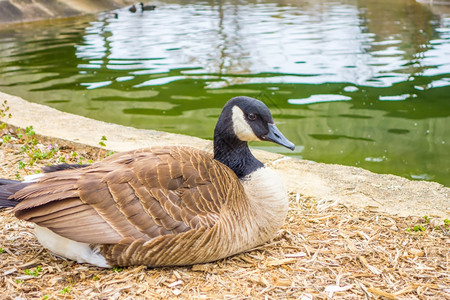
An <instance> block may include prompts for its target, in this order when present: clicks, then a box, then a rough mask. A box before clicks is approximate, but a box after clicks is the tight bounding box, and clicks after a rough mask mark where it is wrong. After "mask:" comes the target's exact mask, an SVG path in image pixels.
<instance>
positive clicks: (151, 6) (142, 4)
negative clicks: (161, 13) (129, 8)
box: [139, 2, 156, 10]
mask: <svg viewBox="0 0 450 300" xmlns="http://www.w3.org/2000/svg"><path fill="white" fill-rule="evenodd" d="M139 5H140V6H141V9H142V10H155V8H156V5H144V3H142V2H140V3H139Z"/></svg>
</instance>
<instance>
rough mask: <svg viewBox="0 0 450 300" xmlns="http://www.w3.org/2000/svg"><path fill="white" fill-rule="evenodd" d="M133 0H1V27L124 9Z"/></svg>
mask: <svg viewBox="0 0 450 300" xmlns="http://www.w3.org/2000/svg"><path fill="white" fill-rule="evenodd" d="M132 3H135V1H133V0H99V1H89V0H51V1H12V0H0V26H1V25H9V24H15V23H24V22H34V21H43V20H50V19H58V18H70V17H75V16H80V15H86V14H92V13H97V12H101V11H107V10H111V9H115V8H119V7H124V6H127V5H131V4H132Z"/></svg>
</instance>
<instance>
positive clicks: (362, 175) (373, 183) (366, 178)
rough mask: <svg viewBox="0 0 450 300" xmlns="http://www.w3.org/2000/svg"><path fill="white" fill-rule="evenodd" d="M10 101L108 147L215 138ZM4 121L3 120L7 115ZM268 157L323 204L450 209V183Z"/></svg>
mask: <svg viewBox="0 0 450 300" xmlns="http://www.w3.org/2000/svg"><path fill="white" fill-rule="evenodd" d="M3 100H7V101H8V106H9V109H10V112H11V115H12V117H11V118H10V119H9V120H7V122H8V123H9V124H11V125H13V126H16V127H21V128H25V127H26V126H29V125H32V126H33V127H34V129H35V131H36V133H38V134H40V135H43V136H48V137H54V138H59V139H63V140H67V141H70V142H76V143H81V144H85V145H89V146H94V147H96V146H98V142H99V141H100V138H101V137H102V136H106V137H107V142H106V143H107V148H108V149H110V150H113V151H127V150H132V149H137V148H143V147H150V146H155V145H186V146H191V147H195V148H199V149H203V150H206V151H211V150H212V143H211V141H206V140H203V139H199V138H196V137H190V136H185V135H180V134H171V133H165V132H160V131H154V130H143V129H136V128H132V127H126V126H121V125H117V124H111V123H105V122H102V121H97V120H93V119H89V118H85V117H82V116H77V115H73V114H70V113H65V112H61V111H58V110H56V109H53V108H50V107H47V106H44V105H40V104H36V103H30V102H28V101H25V100H24V99H22V98H20V97H16V96H12V95H8V94H5V93H2V92H0V101H2V102H3ZM3 121H5V120H3ZM254 152H255V155H256V156H257V157H258V158H259V159H261V160H262V161H263V162H264V163H266V164H267V165H269V166H270V167H272V168H273V169H275V170H276V171H277V172H278V173H279V174H280V176H281V177H282V178H283V180H284V182H285V183H286V185H287V187H288V190H289V191H290V192H293V193H299V194H300V195H303V196H307V197H312V198H315V200H316V201H319V203H320V204H321V205H323V206H327V205H334V204H336V203H342V204H345V205H347V206H350V207H353V208H355V209H358V208H364V207H366V208H367V207H370V208H371V209H373V210H375V211H380V212H387V213H390V214H396V215H400V216H409V215H415V216H424V215H428V216H434V217H437V218H448V217H449V215H450V189H449V188H446V187H444V186H442V185H440V184H438V183H434V182H425V181H411V180H408V179H405V178H401V177H398V176H394V175H381V174H375V173H372V172H369V171H367V170H364V169H360V168H355V167H346V166H341V165H332V164H322V163H314V162H310V161H305V160H299V159H294V158H289V157H285V156H282V155H279V154H274V153H269V152H265V151H254Z"/></svg>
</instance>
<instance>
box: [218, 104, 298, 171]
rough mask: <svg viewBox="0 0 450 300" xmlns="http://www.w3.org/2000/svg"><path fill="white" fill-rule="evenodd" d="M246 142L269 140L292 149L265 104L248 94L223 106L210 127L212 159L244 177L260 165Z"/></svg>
mask: <svg viewBox="0 0 450 300" xmlns="http://www.w3.org/2000/svg"><path fill="white" fill-rule="evenodd" d="M249 141H271V142H274V143H277V144H280V145H282V146H284V147H286V148H289V149H291V150H294V148H295V146H294V144H293V143H291V142H290V141H289V140H288V139H286V138H285V137H284V136H283V134H282V133H281V132H280V130H278V128H277V127H276V126H275V123H274V121H273V118H272V114H271V113H270V111H269V109H268V108H267V106H266V105H265V104H264V103H262V102H261V101H259V100H256V99H253V98H250V97H243V96H240V97H235V98H232V99H231V100H229V101H228V102H227V103H226V104H225V106H224V107H223V110H222V113H221V114H220V117H219V120H218V121H217V125H216V128H215V129H214V158H215V159H216V160H218V161H220V162H221V163H223V164H225V165H227V166H228V167H229V168H231V169H232V170H233V171H234V173H235V174H236V175H237V176H238V178H244V177H245V176H247V175H249V174H251V173H252V172H254V171H256V170H258V169H259V168H262V167H263V166H264V165H263V164H262V163H261V162H260V161H259V160H258V159H256V158H255V157H254V156H253V154H252V153H251V151H250V149H249V148H248V144H247V142H249Z"/></svg>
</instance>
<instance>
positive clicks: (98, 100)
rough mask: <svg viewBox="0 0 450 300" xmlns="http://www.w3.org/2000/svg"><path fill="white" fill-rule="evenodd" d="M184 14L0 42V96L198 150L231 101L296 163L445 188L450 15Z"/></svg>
mask: <svg viewBox="0 0 450 300" xmlns="http://www.w3.org/2000/svg"><path fill="white" fill-rule="evenodd" d="M186 3H187V2H185V1H181V0H174V1H165V2H164V3H160V4H159V5H158V8H157V10H155V11H151V12H145V13H144V14H141V13H136V14H132V13H130V12H129V11H128V10H127V9H126V8H125V9H121V10H118V11H117V13H118V18H114V16H113V15H111V14H109V13H104V14H100V15H97V16H91V17H85V18H77V19H71V20H65V21H54V22H51V23H47V24H46V23H40V24H31V25H21V26H19V25H17V26H15V27H12V28H4V29H1V30H0V74H1V77H0V90H2V91H4V92H7V93H12V94H17V95H19V96H22V97H24V98H26V99H29V100H31V101H35V102H39V103H44V104H47V105H50V106H53V107H55V108H58V109H60V110H64V111H69V112H73V113H76V114H80V115H84V116H88V117H92V118H95V119H101V120H104V121H109V122H115V123H120V124H125V125H129V126H134V127H140V128H151V129H157V130H164V131H170V132H179V133H184V134H190V135H196V136H200V137H203V138H210V137H211V135H212V131H213V127H214V125H215V122H216V119H217V116H218V115H219V113H220V109H221V107H222V106H223V104H224V102H225V101H226V100H228V99H229V98H230V97H233V96H236V95H247V96H252V97H256V98H259V99H261V100H263V101H264V102H266V103H267V104H268V105H269V106H270V108H271V110H272V111H273V113H274V117H275V119H276V120H277V121H278V124H279V127H280V129H281V130H282V131H283V132H284V133H285V135H286V136H287V137H289V138H290V139H291V140H292V141H294V142H295V144H296V145H297V150H296V151H295V152H294V154H293V155H294V156H298V157H302V158H305V159H311V160H315V161H322V162H327V163H339V164H346V165H356V166H361V167H363V168H366V169H370V170H373V171H375V172H380V173H394V174H398V175H401V176H405V177H409V178H413V179H426V180H435V181H439V182H441V183H444V184H445V185H447V186H450V176H449V174H450V155H449V154H448V153H450V146H449V143H450V129H449V128H450V96H449V95H450V14H445V13H443V14H436V13H435V10H434V12H433V11H432V10H431V9H430V8H429V7H427V6H422V5H420V4H417V3H415V2H414V1H408V0H396V1H387V0H382V1H379V0H369V1H357V0H354V1H350V0H349V1H344V0H341V1H339V0H338V1H331V0H329V1H327V0H321V1H313V0H309V1H288V0H285V1H282V0H279V1H231V0H229V1H189V3H188V4H186ZM199 124H201V126H199ZM255 146H256V147H261V148H262V147H263V148H264V149H266V150H270V151H278V152H281V151H283V150H282V149H280V147H277V146H267V145H265V144H261V145H259V144H255Z"/></svg>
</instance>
